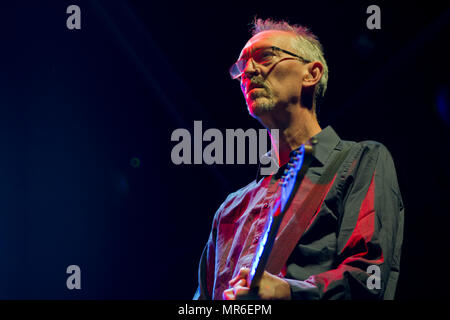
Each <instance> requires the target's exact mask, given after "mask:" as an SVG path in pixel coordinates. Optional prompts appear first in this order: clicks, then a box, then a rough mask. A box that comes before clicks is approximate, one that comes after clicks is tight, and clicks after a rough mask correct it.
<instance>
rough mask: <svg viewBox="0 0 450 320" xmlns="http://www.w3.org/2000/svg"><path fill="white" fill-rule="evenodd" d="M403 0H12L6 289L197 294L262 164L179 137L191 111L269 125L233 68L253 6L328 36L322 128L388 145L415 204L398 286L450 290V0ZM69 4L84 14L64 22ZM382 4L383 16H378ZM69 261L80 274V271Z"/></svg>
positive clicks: (5, 29)
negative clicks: (178, 146) (194, 147)
mask: <svg viewBox="0 0 450 320" xmlns="http://www.w3.org/2000/svg"><path fill="white" fill-rule="evenodd" d="M396 3H397V5H394V4H392V3H388V2H379V1H376V2H354V3H351V2H345V4H344V3H342V2H338V1H311V2H307V1H294V2H292V1H287V2H281V1H277V2H273V1H270V2H267V3H266V4H265V3H262V2H252V3H248V4H244V3H243V2H242V1H240V2H236V3H230V2H220V3H218V2H215V1H214V2H210V3H209V4H201V3H195V2H192V1H184V2H179V3H178V2H172V1H157V2H156V1H155V2H150V1H106V0H105V1H87V0H86V1H77V0H73V1H59V0H58V1H56V0H54V1H16V2H14V4H4V3H2V4H1V6H0V13H1V17H0V34H1V51H0V68H1V69H0V112H1V113H0V147H1V151H2V152H1V157H0V159H1V160H0V181H1V182H0V298H1V299H190V298H191V297H192V295H193V293H194V291H195V289H196V286H197V278H196V277H197V267H198V260H199V258H200V255H201V251H202V249H203V246H204V244H205V243H206V240H207V238H208V234H209V231H210V227H211V222H212V217H213V214H214V212H215V211H216V209H217V208H218V207H219V205H220V204H221V203H222V201H223V200H224V199H225V197H226V195H227V194H228V193H230V192H232V191H235V190H236V189H238V188H240V187H242V186H244V185H246V184H247V183H248V182H249V181H250V180H251V179H252V178H254V176H255V173H256V167H255V166H253V165H245V166H244V165H228V166H225V165H213V166H207V165H191V166H187V165H182V166H175V165H174V164H172V162H171V158H170V152H171V149H172V147H173V146H174V145H175V143H173V142H171V141H170V137H171V133H172V132H173V130H175V129H176V128H186V129H188V130H190V131H192V129H193V123H194V120H201V121H202V122H203V128H204V130H206V129H207V128H219V129H221V130H225V129H226V128H231V129H236V128H243V129H247V128H260V125H259V123H258V122H257V121H256V120H254V119H252V118H251V117H250V116H248V113H247V110H246V106H245V103H244V101H243V97H242V94H241V92H240V89H239V85H238V83H237V82H236V81H232V80H231V79H230V78H229V76H228V68H229V66H230V65H231V64H232V63H233V62H234V60H235V59H236V58H237V56H238V54H239V52H240V50H241V48H242V46H243V45H244V44H245V42H246V41H247V40H248V38H249V36H250V34H249V32H248V30H249V23H250V22H251V20H252V19H253V17H254V15H255V14H257V15H258V16H260V17H262V18H267V17H273V18H287V19H288V20H289V21H291V22H293V23H299V24H303V25H305V26H308V27H310V28H311V29H312V31H313V32H314V33H315V34H316V35H317V36H318V37H319V38H320V40H321V41H322V44H323V46H324V48H325V55H326V58H327V61H328V65H329V69H330V79H329V86H328V92H327V96H326V99H325V102H324V104H323V106H322V107H321V108H320V110H319V120H320V123H321V125H322V127H325V126H326V125H329V124H330V125H332V126H333V127H334V128H335V130H336V131H337V132H338V134H339V135H340V136H341V138H343V139H347V140H369V139H370V140H377V141H380V142H382V143H384V144H385V145H386V146H387V147H388V148H389V150H390V151H391V153H392V155H393V157H394V160H395V164H396V166H397V170H398V178H399V183H400V187H401V191H402V195H403V198H404V202H405V206H406V228H405V237H404V238H405V242H404V250H403V258H402V272H401V278H400V283H399V290H398V298H399V299H410V298H416V297H421V296H422V297H423V296H424V295H425V297H426V298H435V297H436V298H443V297H448V291H447V290H446V284H445V281H446V280H445V277H442V276H440V275H439V274H444V273H445V268H446V264H445V262H444V257H445V256H446V255H447V254H448V253H447V250H446V248H447V245H446V242H447V237H446V235H447V233H448V231H447V230H448V225H449V223H450V219H449V215H448V214H449V212H448V211H449V210H448V205H447V201H446V200H447V198H448V196H447V195H448V192H449V191H450V187H449V182H448V181H449V178H450V170H449V167H448V164H449V155H448V152H447V147H448V145H449V141H450V139H449V125H450V110H449V80H448V74H449V64H448V57H449V56H450V54H449V49H448V47H447V46H446V42H447V41H448V39H449V35H450V33H449V31H450V25H449V20H450V19H449V17H450V15H449V13H450V11H449V10H450V6H449V5H445V4H438V3H433V5H431V4H426V3H422V4H412V3H410V2H406V1H405V2H403V3H398V2H396ZM71 4H77V5H79V6H80V8H81V17H82V18H81V30H68V29H67V28H66V19H67V17H68V14H66V8H67V6H69V5H71ZM370 4H378V5H379V6H380V7H381V23H382V29H381V30H368V29H367V28H366V19H367V17H368V14H366V8H367V6H368V5H370ZM136 159H138V160H139V163H138V164H139V165H136ZM71 264H76V265H79V266H80V267H81V270H82V277H81V285H82V289H81V290H72V291H70V290H68V289H67V288H66V278H67V276H68V275H67V274H66V272H65V271H66V268H67V266H69V265H71Z"/></svg>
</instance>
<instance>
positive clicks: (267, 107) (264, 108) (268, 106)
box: [252, 95, 275, 116]
mask: <svg viewBox="0 0 450 320" xmlns="http://www.w3.org/2000/svg"><path fill="white" fill-rule="evenodd" d="M260 97H264V98H265V99H264V100H263V101H261V100H259V98H258V99H255V100H257V101H253V105H252V111H253V115H254V116H260V115H262V114H264V113H266V112H269V111H272V110H273V109H274V108H275V101H274V99H273V97H272V96H271V95H269V96H267V95H261V96H260Z"/></svg>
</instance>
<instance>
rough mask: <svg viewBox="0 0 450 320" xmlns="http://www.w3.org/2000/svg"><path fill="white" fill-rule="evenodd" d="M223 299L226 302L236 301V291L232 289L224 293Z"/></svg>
mask: <svg viewBox="0 0 450 320" xmlns="http://www.w3.org/2000/svg"><path fill="white" fill-rule="evenodd" d="M222 298H223V299H224V300H236V296H235V295H234V289H233V288H230V289H227V290H225V291H224V292H223V294H222Z"/></svg>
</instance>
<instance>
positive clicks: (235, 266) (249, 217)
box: [194, 127, 404, 300]
mask: <svg viewBox="0 0 450 320" xmlns="http://www.w3.org/2000/svg"><path fill="white" fill-rule="evenodd" d="M316 139H317V141H318V143H317V145H316V147H315V157H314V159H313V161H312V163H311V166H310V168H309V170H308V172H307V174H306V176H305V178H304V181H303V182H302V185H301V187H300V188H299V190H298V191H297V194H296V199H297V201H294V202H293V204H292V205H291V207H290V209H289V210H288V212H287V213H286V216H285V218H284V220H283V224H282V225H281V228H280V232H279V233H278V234H279V235H281V234H282V232H283V231H284V229H283V228H284V227H285V226H286V222H285V220H289V216H292V214H293V213H294V212H300V213H301V204H302V201H304V198H305V197H306V194H307V192H308V191H309V190H310V189H311V188H312V187H313V186H314V184H315V183H317V181H318V180H319V178H320V176H321V175H322V173H323V172H324V171H325V168H326V167H327V166H328V165H330V162H331V159H333V158H334V156H335V155H336V154H337V153H339V152H340V151H341V150H342V149H343V148H345V147H347V146H349V147H350V148H351V149H350V152H349V154H348V155H347V157H346V158H345V160H344V162H343V163H342V165H341V166H340V168H339V170H338V171H337V174H336V176H335V178H334V179H333V181H332V182H331V183H330V185H329V189H328V192H327V193H326V196H325V197H324V199H323V201H322V203H321V205H320V207H319V210H318V211H317V212H316V213H315V216H314V217H313V219H312V221H311V223H310V224H309V226H308V228H307V229H306V231H305V232H304V234H303V235H302V236H301V238H300V240H299V242H298V244H297V246H296V247H295V249H294V251H293V252H292V253H291V255H290V257H289V259H288V260H287V263H286V265H285V268H284V269H283V271H282V272H281V273H280V274H278V276H281V277H283V278H284V279H285V280H286V281H287V282H288V283H289V285H290V288H291V297H292V299H307V300H314V299H372V298H378V299H382V298H384V299H393V298H394V294H395V289H396V285H397V280H398V276H399V271H400V269H399V268H400V253H401V245H402V239H403V219H404V208H403V202H402V198H401V194H400V190H399V186H398V183H397V175H396V171H395V167H394V163H393V160H392V157H391V155H390V153H389V151H388V150H387V149H386V147H385V146H383V145H382V144H380V143H378V142H375V141H364V142H359V143H356V142H351V141H343V140H341V139H340V138H339V137H338V135H337V134H336V133H335V131H334V130H333V129H332V128H331V127H327V128H325V129H323V130H322V131H321V132H320V133H319V134H317V135H316ZM282 169H283V168H280V170H282ZM278 182H279V175H276V174H275V175H273V176H266V177H262V176H258V177H257V179H256V180H255V181H252V182H251V183H250V184H249V185H247V186H245V187H244V188H242V189H240V190H238V191H236V192H234V193H232V194H230V195H229V196H228V197H227V199H226V200H225V202H224V203H223V204H222V205H221V206H220V208H219V209H218V210H217V212H216V214H215V216H214V220H213V226H212V231H211V234H210V237H209V240H208V242H207V244H206V247H205V249H204V251H203V254H202V257H201V260H200V267H199V287H198V289H197V292H196V294H195V296H194V298H195V299H197V298H198V299H222V293H223V291H224V290H225V289H227V288H228V281H229V280H230V279H231V278H233V277H234V276H235V275H236V274H237V273H238V272H239V270H240V268H241V267H244V266H247V267H249V266H250V263H251V261H252V259H253V256H254V254H255V250H256V247H257V244H258V240H259V237H260V236H261V234H262V232H263V226H264V224H265V222H266V219H267V216H268V213H269V205H268V204H269V203H270V202H271V201H273V199H274V197H277V196H279V195H278V194H277V193H276V192H275V190H277V188H276V187H277V185H278ZM299 210H300V211H299ZM278 238H281V237H280V236H278V237H277V239H278Z"/></svg>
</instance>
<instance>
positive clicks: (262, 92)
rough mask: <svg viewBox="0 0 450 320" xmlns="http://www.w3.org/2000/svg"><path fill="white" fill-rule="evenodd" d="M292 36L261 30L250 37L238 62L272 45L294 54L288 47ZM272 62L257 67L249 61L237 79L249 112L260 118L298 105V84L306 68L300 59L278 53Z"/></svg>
mask: <svg viewBox="0 0 450 320" xmlns="http://www.w3.org/2000/svg"><path fill="white" fill-rule="evenodd" d="M294 40H295V35H293V34H292V33H290V32H286V31H278V30H270V31H263V32H261V33H258V34H257V35H255V36H254V37H252V38H251V39H250V40H249V41H248V42H247V44H246V45H245V47H244V48H243V49H242V52H241V54H240V56H239V59H241V58H242V57H246V56H249V55H250V56H251V54H252V53H253V52H254V51H255V50H258V49H260V48H269V47H271V46H276V47H279V48H282V49H284V50H289V51H291V52H295V49H294V48H293V46H292V43H293V41H294ZM277 54H279V56H278V57H277V58H276V60H275V61H276V62H274V63H272V64H268V65H264V64H258V63H256V62H254V61H253V59H249V60H248V62H247V65H246V67H245V69H244V72H243V74H242V76H241V90H242V93H243V94H244V98H245V101H246V103H247V107H248V110H249V113H250V114H251V115H252V116H253V117H255V118H260V117H261V116H263V115H266V114H268V113H270V112H272V111H273V110H276V109H278V108H282V107H283V106H284V107H286V106H288V105H289V104H295V103H299V102H300V94H301V87H302V81H301V79H302V78H303V76H304V74H305V71H306V68H305V67H304V65H303V63H302V62H301V60H300V59H298V58H295V57H293V56H291V55H288V54H285V53H283V52H278V53H277Z"/></svg>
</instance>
